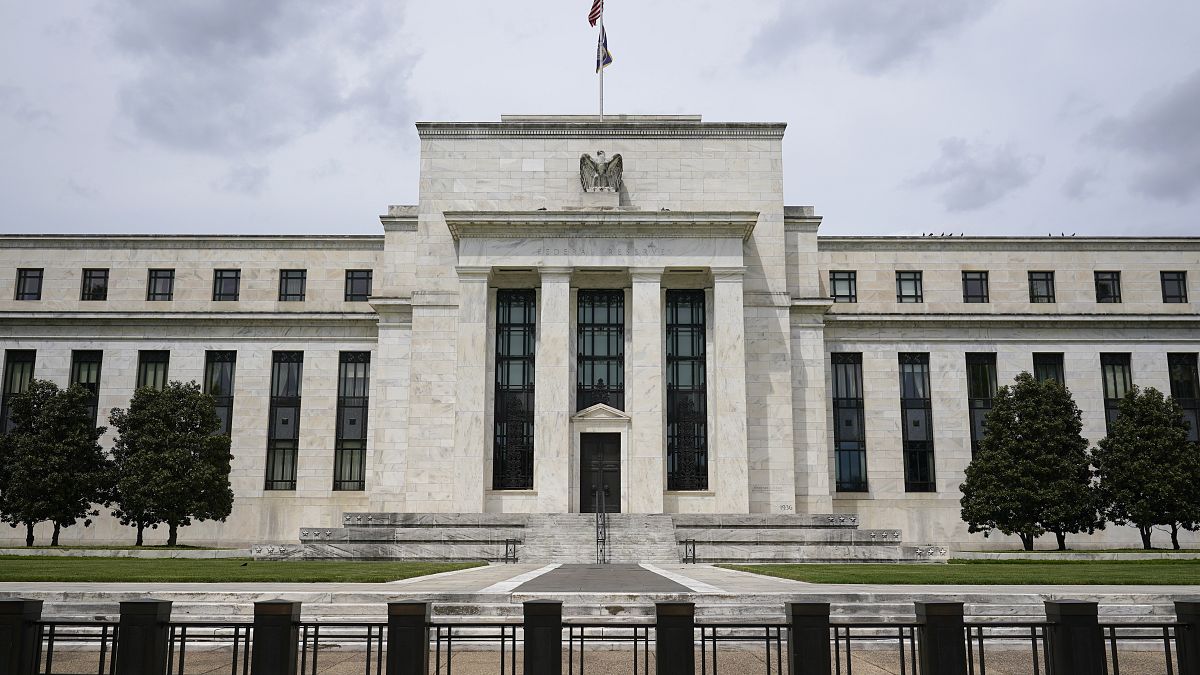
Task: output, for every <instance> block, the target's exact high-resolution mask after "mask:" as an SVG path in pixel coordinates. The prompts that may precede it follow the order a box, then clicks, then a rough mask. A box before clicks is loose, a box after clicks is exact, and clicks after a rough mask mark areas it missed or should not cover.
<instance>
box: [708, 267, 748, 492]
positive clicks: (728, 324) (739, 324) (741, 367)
mask: <svg viewBox="0 0 1200 675" xmlns="http://www.w3.org/2000/svg"><path fill="white" fill-rule="evenodd" d="M712 274H713V305H714V307H713V321H712V326H713V340H712V344H713V352H714V354H713V366H714V368H713V370H714V372H712V373H709V376H708V382H709V400H710V402H711V404H712V416H711V418H712V420H713V425H714V427H715V428H714V429H713V431H712V435H711V443H710V447H709V456H710V460H709V481H710V482H709V486H710V488H712V489H713V490H714V491H715V492H716V499H717V511H718V512H719V513H748V512H749V510H750V486H749V465H748V457H749V453H748V448H747V434H746V339H745V338H746V314H745V310H744V308H743V300H742V277H743V270H742V268H740V267H716V268H713V270H712Z"/></svg>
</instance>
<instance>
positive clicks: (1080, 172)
mask: <svg viewBox="0 0 1200 675" xmlns="http://www.w3.org/2000/svg"><path fill="white" fill-rule="evenodd" d="M1098 180H1100V172H1099V171H1097V170H1095V169H1093V168H1091V167H1087V166H1084V167H1080V168H1078V169H1075V170H1074V171H1072V172H1071V175H1070V176H1067V180H1065V181H1063V186H1062V193H1063V195H1064V196H1066V197H1069V198H1070V199H1074V200H1075V201H1082V200H1084V199H1087V198H1088V197H1091V196H1092V184H1093V183H1095V182H1096V181H1098Z"/></svg>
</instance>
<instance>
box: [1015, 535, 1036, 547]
mask: <svg viewBox="0 0 1200 675" xmlns="http://www.w3.org/2000/svg"><path fill="white" fill-rule="evenodd" d="M1017 536H1019V537H1021V546H1022V547H1023V548H1024V549H1025V550H1026V551H1032V550H1033V535H1032V534H1029V533H1026V532H1020V533H1018V535H1017Z"/></svg>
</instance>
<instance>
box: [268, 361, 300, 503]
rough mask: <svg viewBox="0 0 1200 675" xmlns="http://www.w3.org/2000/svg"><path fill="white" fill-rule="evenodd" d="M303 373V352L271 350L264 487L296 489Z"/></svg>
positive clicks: (269, 488)
mask: <svg viewBox="0 0 1200 675" xmlns="http://www.w3.org/2000/svg"><path fill="white" fill-rule="evenodd" d="M303 374H304V352H275V353H274V354H272V358H271V404H270V410H269V412H268V420H267V473H266V478H265V483H266V484H265V488H266V489H267V490H295V489H296V451H297V448H298V447H299V442H300V385H301V380H302V378H303Z"/></svg>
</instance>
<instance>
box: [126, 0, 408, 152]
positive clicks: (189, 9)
mask: <svg viewBox="0 0 1200 675" xmlns="http://www.w3.org/2000/svg"><path fill="white" fill-rule="evenodd" d="M402 10H403V3H402V2H394V3H387V2H381V1H380V0H358V1H356V2H351V3H335V4H329V3H324V2H318V1H316V0H256V1H255V2H245V1H244V0H178V1H173V2H136V1H135V0H118V2H117V3H116V4H115V5H113V17H112V19H113V22H114V36H113V37H114V41H115V43H116V45H117V46H118V48H120V49H121V51H122V52H123V53H124V54H125V55H126V56H127V57H128V58H129V59H130V61H131V62H132V63H133V64H134V66H135V68H136V74H135V75H134V76H133V77H132V79H130V80H128V81H126V82H125V83H124V84H123V85H122V86H121V88H120V90H119V99H118V100H119V102H120V107H121V110H122V112H123V114H124V116H125V117H126V118H127V119H128V120H129V121H130V122H132V124H133V127H134V128H135V129H136V130H137V131H138V132H139V133H140V134H141V135H142V136H144V137H146V138H148V139H150V140H152V141H155V142H157V143H160V144H162V145H164V146H167V147H171V148H175V149H182V150H189V151H197V152H208V153H215V154H235V155H244V154H248V153H255V152H260V151H264V150H272V149H274V148H277V147H280V146H282V145H284V144H286V143H288V142H289V141H291V140H293V139H295V138H298V137H301V136H304V135H306V134H309V133H312V132H314V131H316V130H317V129H319V128H321V127H322V126H323V125H324V124H326V123H328V122H329V121H331V120H332V119H333V118H335V117H337V116H339V115H342V114H348V113H357V114H361V115H363V116H364V118H365V119H366V120H367V121H368V122H369V123H372V124H378V123H379V122H380V121H382V120H387V121H388V123H389V125H395V124H396V123H397V122H399V121H402V120H406V119H408V118H410V117H411V114H410V113H409V108H410V100H409V99H408V97H407V94H406V91H405V88H404V84H405V81H406V79H407V77H408V74H409V71H410V69H411V58H410V57H408V56H407V55H405V54H402V53H401V52H400V50H399V49H398V47H397V46H396V44H395V40H394V36H395V35H396V34H397V33H398V30H399V27H400V23H401V21H402ZM381 31H383V32H381ZM381 89H383V90H386V91H384V92H382V93H381V92H380V91H379V90H381Z"/></svg>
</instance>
